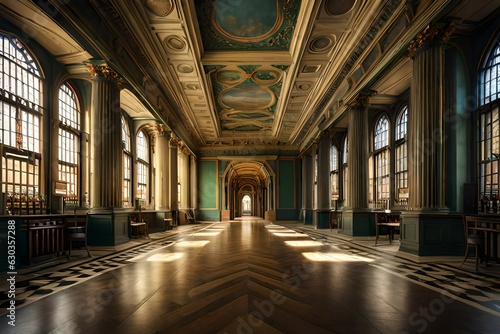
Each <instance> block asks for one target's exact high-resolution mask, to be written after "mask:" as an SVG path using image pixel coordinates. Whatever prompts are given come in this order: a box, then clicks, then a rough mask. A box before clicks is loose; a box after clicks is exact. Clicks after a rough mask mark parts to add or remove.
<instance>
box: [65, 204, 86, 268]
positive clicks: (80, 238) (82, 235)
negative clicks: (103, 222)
mask: <svg viewBox="0 0 500 334" xmlns="http://www.w3.org/2000/svg"><path fill="white" fill-rule="evenodd" d="M87 221H88V216H87V215H85V216H77V215H76V212H75V216H74V217H68V218H66V222H65V228H66V231H67V234H66V236H67V240H68V242H69V247H68V254H67V257H68V259H69V258H70V257H71V249H72V248H73V243H78V244H82V243H83V245H84V247H85V249H86V250H87V256H88V257H92V254H91V253H90V250H89V247H88V245H87Z"/></svg>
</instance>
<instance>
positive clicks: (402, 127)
mask: <svg viewBox="0 0 500 334" xmlns="http://www.w3.org/2000/svg"><path fill="white" fill-rule="evenodd" d="M407 124H408V107H406V106H405V107H404V108H403V109H402V110H401V112H400V113H399V115H398V118H397V121H396V131H395V133H396V138H395V139H396V141H395V143H396V157H395V161H396V166H395V180H396V195H397V201H398V203H399V204H400V205H407V204H408V203H407V201H408V144H407V142H406V131H407Z"/></svg>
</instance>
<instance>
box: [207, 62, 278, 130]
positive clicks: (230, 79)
mask: <svg viewBox="0 0 500 334" xmlns="http://www.w3.org/2000/svg"><path fill="white" fill-rule="evenodd" d="M281 68H283V67H281ZM281 68H278V67H274V66H258V65H248V66H234V65H230V66H226V67H222V68H216V69H213V70H212V71H211V72H210V78H211V82H212V88H213V92H214V96H215V101H216V106H217V112H218V115H219V119H220V122H221V126H222V129H223V130H230V131H262V130H264V131H267V130H271V128H272V125H273V120H274V115H275V110H276V105H277V102H278V98H279V96H280V91H281V86H282V78H283V70H282V69H281Z"/></svg>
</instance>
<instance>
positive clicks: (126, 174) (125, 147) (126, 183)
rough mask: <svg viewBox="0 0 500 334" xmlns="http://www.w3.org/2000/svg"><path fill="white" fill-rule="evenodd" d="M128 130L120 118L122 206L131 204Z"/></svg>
mask: <svg viewBox="0 0 500 334" xmlns="http://www.w3.org/2000/svg"><path fill="white" fill-rule="evenodd" d="M130 147H131V145H130V129H129V127H128V124H127V121H125V118H124V117H123V116H122V151H123V153H122V158H123V198H122V200H123V206H124V207H129V206H130V205H131V204H132V152H131V151H130Z"/></svg>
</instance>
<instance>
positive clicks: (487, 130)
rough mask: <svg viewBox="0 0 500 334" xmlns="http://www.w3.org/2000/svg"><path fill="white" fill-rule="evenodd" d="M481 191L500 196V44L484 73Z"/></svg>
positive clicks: (480, 153) (489, 195) (481, 83)
mask: <svg viewBox="0 0 500 334" xmlns="http://www.w3.org/2000/svg"><path fill="white" fill-rule="evenodd" d="M479 90H480V105H481V108H480V110H479V117H480V125H479V126H480V131H479V159H480V161H479V163H480V166H479V170H480V173H479V192H480V193H481V195H483V196H486V197H487V198H488V199H490V200H491V199H492V198H495V197H498V196H499V177H500V175H499V168H498V167H499V166H498V163H499V162H498V161H499V159H500V124H499V104H500V103H499V102H500V101H499V100H500V99H499V97H500V96H499V90H500V42H499V43H497V44H496V46H495V47H494V48H493V50H492V52H491V54H490V55H489V57H488V59H487V60H486V62H485V65H484V67H483V68H482V69H481V72H480V87H479Z"/></svg>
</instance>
